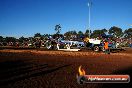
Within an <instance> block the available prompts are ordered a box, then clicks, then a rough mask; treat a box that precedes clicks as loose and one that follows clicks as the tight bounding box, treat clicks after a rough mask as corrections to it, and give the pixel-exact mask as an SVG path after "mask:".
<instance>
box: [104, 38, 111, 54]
mask: <svg viewBox="0 0 132 88" xmlns="http://www.w3.org/2000/svg"><path fill="white" fill-rule="evenodd" d="M104 49H105V53H106V54H110V50H109V43H108V41H107V40H105V42H104Z"/></svg>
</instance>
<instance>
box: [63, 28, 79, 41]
mask: <svg viewBox="0 0 132 88" xmlns="http://www.w3.org/2000/svg"><path fill="white" fill-rule="evenodd" d="M64 36H65V39H67V40H70V39H72V40H76V38H77V32H76V31H75V30H74V31H68V32H66V33H64Z"/></svg>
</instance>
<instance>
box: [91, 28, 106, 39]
mask: <svg viewBox="0 0 132 88" xmlns="http://www.w3.org/2000/svg"><path fill="white" fill-rule="evenodd" d="M106 31H107V30H106V29H102V30H94V31H93V33H92V34H91V37H92V38H97V37H100V36H101V35H103V34H105V32H106Z"/></svg>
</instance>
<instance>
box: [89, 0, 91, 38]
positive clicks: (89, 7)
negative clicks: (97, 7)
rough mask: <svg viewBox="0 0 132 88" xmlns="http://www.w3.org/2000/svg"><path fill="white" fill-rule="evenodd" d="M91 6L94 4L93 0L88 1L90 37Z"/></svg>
mask: <svg viewBox="0 0 132 88" xmlns="http://www.w3.org/2000/svg"><path fill="white" fill-rule="evenodd" d="M91 6H92V2H91V0H89V2H88V8H89V21H88V29H89V38H90V35H91V33H90V29H91V28H90V22H91Z"/></svg>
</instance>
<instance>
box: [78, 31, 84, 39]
mask: <svg viewBox="0 0 132 88" xmlns="http://www.w3.org/2000/svg"><path fill="white" fill-rule="evenodd" d="M82 37H84V34H83V32H82V31H79V32H78V33H77V38H78V40H81V39H82Z"/></svg>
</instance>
